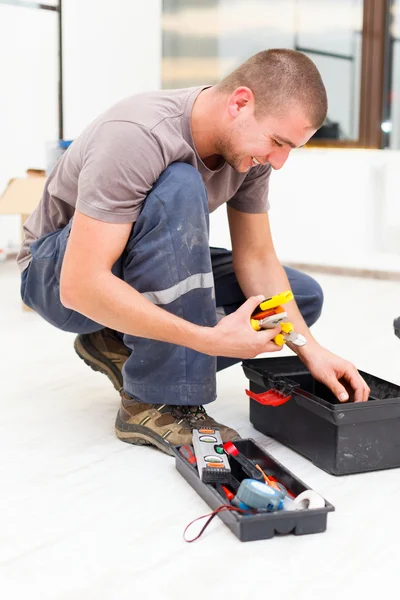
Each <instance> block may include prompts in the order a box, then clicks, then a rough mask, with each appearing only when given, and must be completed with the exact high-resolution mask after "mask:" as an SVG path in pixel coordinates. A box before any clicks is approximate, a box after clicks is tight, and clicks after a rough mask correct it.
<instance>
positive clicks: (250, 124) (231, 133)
mask: <svg viewBox="0 0 400 600" xmlns="http://www.w3.org/2000/svg"><path fill="white" fill-rule="evenodd" d="M238 90H247V88H238ZM238 90H237V91H236V92H235V93H234V94H233V95H232V97H231V99H230V104H229V106H228V107H227V108H228V112H227V119H226V121H225V122H224V125H225V124H226V127H224V129H223V132H222V134H220V136H219V139H218V141H217V148H218V154H220V155H221V156H223V157H224V158H225V160H226V162H227V163H228V164H230V165H231V167H233V168H234V169H235V171H237V172H238V173H246V172H247V171H249V170H250V169H251V168H252V167H255V166H257V165H259V164H266V163H270V164H271V166H272V168H273V169H276V170H277V169H280V168H281V167H283V165H284V164H285V162H286V160H287V158H288V156H289V152H290V151H291V150H292V149H293V148H297V147H299V146H304V144H305V143H306V142H308V140H309V139H310V137H311V136H312V135H313V134H314V133H315V131H316V130H315V129H313V128H312V127H311V126H310V123H309V122H308V120H307V118H306V117H305V116H304V113H303V111H302V110H301V109H299V108H289V109H288V110H287V111H286V112H285V113H284V114H283V116H281V117H274V116H265V117H259V118H258V119H256V118H255V116H254V101H253V100H252V99H253V97H252V94H251V92H250V94H251V96H250V99H248V98H247V99H246V92H245V94H244V96H245V97H244V98H243V97H242V95H241V94H240V93H238V94H237V92H238Z"/></svg>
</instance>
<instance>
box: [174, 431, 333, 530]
mask: <svg viewBox="0 0 400 600" xmlns="http://www.w3.org/2000/svg"><path fill="white" fill-rule="evenodd" d="M234 443H235V446H236V447H237V449H238V450H239V452H241V453H242V454H244V455H245V456H246V457H247V458H250V459H251V460H254V461H256V462H257V463H258V464H259V465H260V467H261V468H262V469H263V470H264V471H266V472H267V473H268V474H269V475H272V476H275V477H276V478H277V480H278V481H280V482H281V483H283V485H284V486H285V487H286V488H287V489H288V490H290V491H291V492H292V493H293V494H294V495H295V496H297V495H299V494H301V493H302V492H304V491H305V490H309V489H311V488H309V487H308V486H307V485H306V484H305V483H303V482H302V481H301V480H300V479H298V478H297V477H296V476H295V475H293V473H291V472H290V471H288V470H287V469H286V468H285V467H284V466H283V465H282V464H281V463H279V462H278V461H277V460H275V459H274V458H273V457H272V456H271V455H270V454H268V452H266V451H265V450H263V449H262V448H261V446H259V445H258V444H257V443H256V442H255V441H254V440H252V439H244V440H237V441H235V442H234ZM174 453H175V465H176V468H177V470H178V471H179V473H180V474H181V475H182V477H184V478H185V479H186V481H187V482H188V483H189V485H191V487H192V488H193V489H194V490H195V491H196V492H197V493H198V494H199V496H201V497H202V498H203V500H204V501H205V502H207V504H208V505H209V506H210V507H211V508H212V509H213V510H215V509H216V508H218V507H219V506H222V505H223V504H229V502H228V500H227V499H226V498H225V497H224V496H222V495H220V494H219V492H218V491H217V489H216V487H215V486H214V485H213V484H205V483H203V482H202V481H201V479H200V478H199V472H198V469H197V467H196V466H192V465H191V464H190V463H189V462H188V461H187V460H186V459H185V458H184V457H183V456H182V455H181V454H180V453H179V447H176V448H174ZM230 463H231V469H232V482H231V486H232V487H233V488H235V489H236V488H238V487H239V484H240V482H241V481H242V479H245V478H247V477H248V475H246V474H245V472H244V471H243V470H242V468H241V466H240V465H239V464H238V463H237V462H236V461H231V460H230ZM334 510H335V508H334V506H332V504H330V503H329V502H327V501H326V500H325V507H324V508H318V509H303V510H297V511H287V510H280V511H278V512H273V513H259V514H247V515H243V514H240V513H237V512H234V511H223V512H221V513H218V516H219V518H220V519H221V520H222V521H223V522H224V523H225V525H227V527H229V529H230V530H231V531H232V532H233V533H234V534H235V535H236V537H237V538H239V540H240V541H241V542H250V541H255V540H263V539H268V538H272V537H273V536H274V535H275V534H288V533H294V535H305V534H309V533H322V532H323V531H325V530H326V526H327V516H328V512H332V511H334Z"/></svg>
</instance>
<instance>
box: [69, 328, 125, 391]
mask: <svg viewBox="0 0 400 600" xmlns="http://www.w3.org/2000/svg"><path fill="white" fill-rule="evenodd" d="M74 349H75V352H76V353H77V355H78V356H79V358H81V359H82V360H83V362H84V363H85V364H87V366H88V367H90V368H91V369H93V371H98V372H99V373H103V375H106V376H107V377H108V379H109V380H110V381H111V383H112V384H113V386H114V388H115V389H116V390H117V392H120V391H121V390H122V387H123V381H122V374H121V371H120V370H119V369H118V368H117V367H116V366H115V365H114V363H113V362H112V361H111V360H110V359H108V358H107V357H106V356H104V354H101V352H99V351H98V350H97V349H96V348H95V347H94V346H93V344H91V343H90V341H89V340H87V339H86V338H85V336H84V334H81V335H79V336H78V337H76V338H75V341H74Z"/></svg>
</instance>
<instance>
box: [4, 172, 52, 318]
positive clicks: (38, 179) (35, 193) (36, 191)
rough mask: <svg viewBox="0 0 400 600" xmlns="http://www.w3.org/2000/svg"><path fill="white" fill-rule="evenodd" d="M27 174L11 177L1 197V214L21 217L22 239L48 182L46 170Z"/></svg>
mask: <svg viewBox="0 0 400 600" xmlns="http://www.w3.org/2000/svg"><path fill="white" fill-rule="evenodd" d="M26 174H27V177H16V178H15V179H11V180H10V181H9V183H8V185H7V187H6V189H5V191H4V192H3V194H2V196H1V197H0V215H20V217H21V241H22V239H23V238H22V226H23V224H24V223H25V221H26V219H27V218H28V217H29V215H30V214H31V212H33V211H34V210H35V208H36V207H37V205H38V204H39V202H40V199H41V197H42V193H43V189H44V186H45V183H46V176H45V172H44V171H40V170H38V169H28V170H27V172H26ZM23 307H24V308H25V309H27V307H26V306H25V305H23Z"/></svg>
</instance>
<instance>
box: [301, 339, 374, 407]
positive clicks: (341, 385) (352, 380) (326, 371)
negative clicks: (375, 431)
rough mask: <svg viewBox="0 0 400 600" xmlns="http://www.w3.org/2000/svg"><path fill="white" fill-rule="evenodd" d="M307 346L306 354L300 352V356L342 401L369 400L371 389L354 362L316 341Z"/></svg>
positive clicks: (314, 374) (310, 369)
mask: <svg viewBox="0 0 400 600" xmlns="http://www.w3.org/2000/svg"><path fill="white" fill-rule="evenodd" d="M307 346H308V348H307V351H305V352H304V355H301V354H300V353H299V357H300V358H301V360H302V361H303V362H304V364H305V365H306V366H307V368H308V369H309V371H310V373H311V375H312V376H313V377H314V378H315V379H317V380H318V381H320V382H321V383H323V384H325V385H326V386H327V387H328V388H329V389H330V390H331V391H332V392H333V393H334V394H335V396H336V398H337V399H338V400H339V401H340V402H347V400H349V399H350V400H353V401H354V402H366V401H367V400H368V397H369V393H370V389H369V387H368V386H367V384H366V383H365V381H364V379H363V378H362V377H361V375H360V373H359V372H358V371H357V369H356V368H355V366H354V365H353V364H351V363H350V362H349V361H347V360H344V359H343V358H340V356H336V354H333V353H332V352H329V350H326V348H323V347H322V346H320V345H319V344H317V343H316V342H311V344H310V345H308V344H307ZM305 348H306V346H304V349H305Z"/></svg>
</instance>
